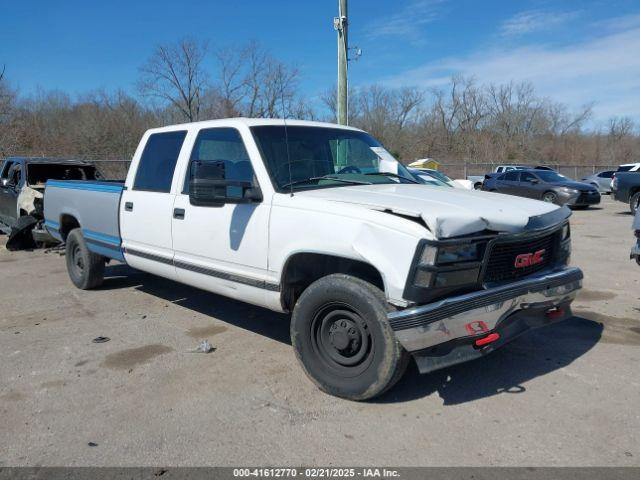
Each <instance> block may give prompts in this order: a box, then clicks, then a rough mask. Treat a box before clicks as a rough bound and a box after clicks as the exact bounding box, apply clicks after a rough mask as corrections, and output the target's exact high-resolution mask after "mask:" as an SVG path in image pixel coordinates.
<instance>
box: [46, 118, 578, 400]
mask: <svg viewBox="0 0 640 480" xmlns="http://www.w3.org/2000/svg"><path fill="white" fill-rule="evenodd" d="M44 205H45V219H46V228H47V229H48V230H49V232H50V233H51V234H52V235H54V236H55V237H56V238H58V239H60V240H61V241H65V242H66V262H67V268H68V271H69V276H70V277H71V280H72V282H73V283H74V284H75V285H76V286H77V287H79V288H82V289H87V288H93V287H98V286H99V285H100V284H101V283H102V281H103V277H104V274H105V263H106V262H107V261H108V260H110V259H112V260H118V261H121V262H126V263H127V264H129V265H131V266H132V267H134V268H137V269H139V270H143V271H146V272H150V273H153V274H156V275H160V276H163V277H166V278H170V279H173V280H176V281H178V282H182V283H186V284H189V285H193V286H196V287H199V288H202V289H205V290H208V291H211V292H215V293H218V294H222V295H225V296H228V297H232V298H236V299H239V300H242V301H245V302H249V303H252V304H255V305H260V306H263V307H266V308H269V309H271V310H274V311H278V312H292V318H291V340H292V344H293V348H294V351H295V353H296V355H297V357H298V360H299V361H300V364H301V365H302V367H303V368H304V370H305V372H306V373H307V375H308V376H309V377H310V378H311V380H312V381H313V382H315V383H316V385H318V386H319V387H320V388H321V389H322V390H324V391H326V392H329V393H331V394H333V395H338V396H342V397H345V398H350V399H355V400H363V399H367V398H371V397H374V396H376V395H379V394H381V393H383V392H384V391H385V390H387V389H388V388H390V387H391V386H393V384H394V383H395V382H396V381H397V380H398V379H399V378H400V377H401V376H402V374H403V372H404V369H405V368H406V366H407V363H408V361H409V359H410V358H413V359H414V360H415V362H416V363H417V366H418V368H419V370H420V371H421V372H422V373H426V372H430V371H433V370H436V369H439V368H443V367H446V366H448V365H453V364H456V363H460V362H463V361H466V360H471V359H474V358H478V357H481V356H483V355H485V354H487V353H489V352H491V351H493V350H495V349H496V348H498V347H500V346H502V345H504V344H505V343H507V342H509V341H511V340H512V339H513V338H515V337H517V336H518V335H520V334H522V333H524V332H526V331H528V330H530V329H532V328H535V327H539V326H543V325H548V324H551V323H554V322H557V321H560V320H563V319H565V318H567V317H570V316H571V310H570V305H571V302H572V301H573V300H574V298H575V295H576V292H577V291H578V289H579V288H580V286H581V280H582V272H581V271H580V270H579V269H578V268H575V267H570V266H568V262H569V257H570V251H571V237H570V229H569V215H570V211H569V210H568V209H567V208H559V207H557V206H555V205H552V204H548V203H543V202H539V201H536V200H530V199H524V198H518V197H511V196H503V195H500V194H492V193H485V192H479V191H472V190H462V189H451V188H441V187H437V186H435V187H432V186H428V185H424V184H420V183H418V182H416V180H415V178H414V177H413V176H412V175H411V173H409V172H408V171H407V169H406V168H405V167H404V166H402V165H401V164H399V163H398V162H397V161H396V160H395V159H394V158H393V157H392V156H391V155H390V154H389V152H387V151H386V150H385V149H384V148H383V147H382V146H381V145H380V144H379V143H378V142H377V141H376V140H375V139H374V138H372V137H371V136H370V135H368V134H367V133H365V132H363V131H361V130H358V129H355V128H350V127H344V126H339V125H333V124H326V123H316V122H304V121H289V120H287V121H286V122H284V121H283V120H259V119H228V120H213V121H207V122H199V123H191V124H185V125H175V126H170V127H164V128H159V129H154V130H150V131H148V132H147V133H146V134H145V135H144V137H143V138H142V140H141V142H140V145H139V147H138V149H137V151H136V153H135V156H134V158H133V160H132V163H131V167H130V169H129V173H128V175H127V179H126V181H125V182H124V184H121V183H110V182H97V181H96V182H86V181H51V182H48V184H47V187H46V191H45V202H44Z"/></svg>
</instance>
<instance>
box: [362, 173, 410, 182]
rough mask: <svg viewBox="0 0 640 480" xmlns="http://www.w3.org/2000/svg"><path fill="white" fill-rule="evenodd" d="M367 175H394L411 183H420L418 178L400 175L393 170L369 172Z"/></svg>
mask: <svg viewBox="0 0 640 480" xmlns="http://www.w3.org/2000/svg"><path fill="white" fill-rule="evenodd" d="M365 175H382V176H384V177H393V178H399V179H401V180H406V181H407V182H409V183H420V182H418V181H416V180H413V179H411V178H407V177H403V176H402V175H398V174H397V173H393V172H369V173H365Z"/></svg>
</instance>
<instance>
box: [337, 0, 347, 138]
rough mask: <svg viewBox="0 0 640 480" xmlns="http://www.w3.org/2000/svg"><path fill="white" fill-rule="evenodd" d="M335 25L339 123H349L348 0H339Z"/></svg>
mask: <svg viewBox="0 0 640 480" xmlns="http://www.w3.org/2000/svg"><path fill="white" fill-rule="evenodd" d="M333 27H334V28H335V29H336V31H337V33H338V98H337V107H338V123H339V124H341V125H347V124H348V123H349V116H348V110H347V106H348V103H347V55H348V52H349V43H348V41H347V28H348V22H347V0H338V16H337V17H336V18H334V19H333Z"/></svg>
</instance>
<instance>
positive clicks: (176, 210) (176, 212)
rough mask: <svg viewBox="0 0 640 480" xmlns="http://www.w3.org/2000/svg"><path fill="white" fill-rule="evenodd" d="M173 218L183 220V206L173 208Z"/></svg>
mask: <svg viewBox="0 0 640 480" xmlns="http://www.w3.org/2000/svg"><path fill="white" fill-rule="evenodd" d="M173 218H177V219H178V220H184V208H174V209H173Z"/></svg>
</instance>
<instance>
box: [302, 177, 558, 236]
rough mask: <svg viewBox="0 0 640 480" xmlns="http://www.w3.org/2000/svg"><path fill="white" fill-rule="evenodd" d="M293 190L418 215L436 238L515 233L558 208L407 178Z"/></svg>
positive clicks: (309, 195) (325, 198)
mask: <svg viewBox="0 0 640 480" xmlns="http://www.w3.org/2000/svg"><path fill="white" fill-rule="evenodd" d="M296 195H302V196H307V197H315V198H321V199H324V200H328V201H332V202H341V203H349V204H353V205H361V206H363V207H365V208H370V209H373V210H379V211H390V212H393V213H396V214H399V215H406V216H410V217H415V218H422V220H424V222H425V224H426V225H427V227H428V228H429V230H430V231H431V233H433V235H435V237H436V238H448V237H456V236H460V235H467V234H470V233H475V232H479V231H482V230H494V231H497V232H508V233H517V232H520V231H522V230H523V229H524V227H525V226H526V225H527V224H528V223H529V220H530V218H531V217H537V216H540V215H544V214H546V213H549V212H552V211H554V210H558V207H557V206H555V205H553V204H549V203H544V202H541V201H538V200H530V199H527V198H521V197H515V196H511V195H501V194H498V193H488V192H481V191H475V190H462V189H455V188H444V187H430V186H426V185H412V184H397V185H391V184H383V185H358V186H345V187H335V188H323V189H318V190H307V191H302V192H296Z"/></svg>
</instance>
